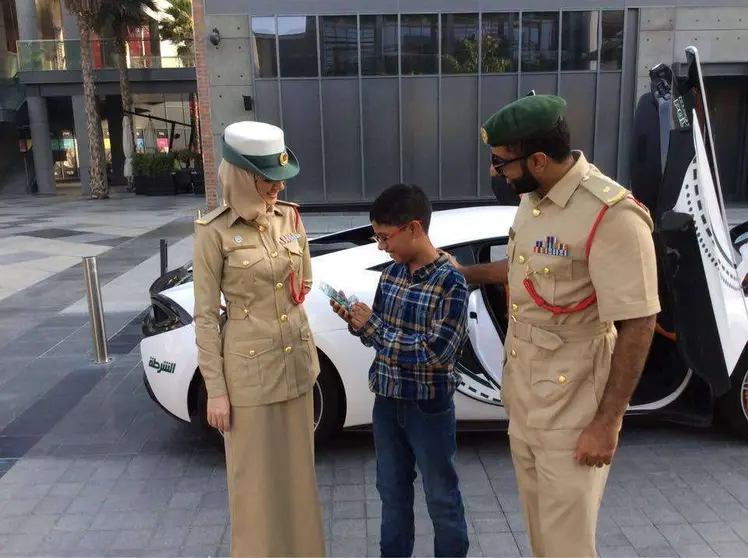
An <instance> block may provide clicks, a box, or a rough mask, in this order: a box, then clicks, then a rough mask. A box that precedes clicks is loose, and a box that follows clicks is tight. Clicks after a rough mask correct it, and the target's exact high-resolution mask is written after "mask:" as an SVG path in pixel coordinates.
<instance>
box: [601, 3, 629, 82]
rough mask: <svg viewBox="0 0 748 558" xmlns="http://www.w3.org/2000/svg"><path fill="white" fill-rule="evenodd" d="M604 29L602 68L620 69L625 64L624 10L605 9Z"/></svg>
mask: <svg viewBox="0 0 748 558" xmlns="http://www.w3.org/2000/svg"><path fill="white" fill-rule="evenodd" d="M602 31H603V42H602V45H601V47H600V69H601V70H620V69H621V67H622V66H623V10H605V11H604V12H603V17H602Z"/></svg>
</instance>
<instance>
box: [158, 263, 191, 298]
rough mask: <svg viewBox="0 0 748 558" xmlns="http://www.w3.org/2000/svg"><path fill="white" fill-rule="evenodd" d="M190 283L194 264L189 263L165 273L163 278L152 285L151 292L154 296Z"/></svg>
mask: <svg viewBox="0 0 748 558" xmlns="http://www.w3.org/2000/svg"><path fill="white" fill-rule="evenodd" d="M190 281H192V262H187V263H186V264H184V265H183V266H182V267H178V268H177V269H173V270H171V271H169V272H167V273H164V274H163V275H162V276H161V277H159V278H158V279H156V280H155V281H154V282H153V284H152V285H151V288H150V289H149V292H150V293H151V294H152V295H155V294H158V293H160V292H163V291H165V290H166V289H171V288H172V287H176V286H177V285H183V284H184V283H189V282H190Z"/></svg>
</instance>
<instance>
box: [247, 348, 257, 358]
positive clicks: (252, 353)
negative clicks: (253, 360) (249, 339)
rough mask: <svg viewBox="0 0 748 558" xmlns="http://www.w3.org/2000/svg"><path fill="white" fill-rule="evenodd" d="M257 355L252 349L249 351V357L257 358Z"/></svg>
mask: <svg viewBox="0 0 748 558" xmlns="http://www.w3.org/2000/svg"><path fill="white" fill-rule="evenodd" d="M255 354H256V353H255V351H254V349H252V350H251V351H249V356H251V357H253V356H255Z"/></svg>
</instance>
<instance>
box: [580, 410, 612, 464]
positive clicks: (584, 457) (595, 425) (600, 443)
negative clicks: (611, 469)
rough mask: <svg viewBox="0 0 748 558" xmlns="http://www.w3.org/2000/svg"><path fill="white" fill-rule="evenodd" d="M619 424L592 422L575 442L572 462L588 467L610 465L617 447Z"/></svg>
mask: <svg viewBox="0 0 748 558" xmlns="http://www.w3.org/2000/svg"><path fill="white" fill-rule="evenodd" d="M619 430H620V422H619V423H606V422H602V421H599V420H593V421H592V422H591V423H590V424H589V425H588V426H587V428H585V429H584V430H583V431H582V434H580V436H579V440H578V441H577V449H576V451H575V452H574V460H575V461H576V462H577V463H579V464H580V465H586V466H588V467H602V466H603V465H610V463H611V461H612V460H613V454H614V453H615V451H616V447H618V432H619Z"/></svg>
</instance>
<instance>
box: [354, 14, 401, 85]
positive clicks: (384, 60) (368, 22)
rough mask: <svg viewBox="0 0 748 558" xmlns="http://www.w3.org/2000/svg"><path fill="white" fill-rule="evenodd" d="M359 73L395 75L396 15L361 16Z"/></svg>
mask: <svg viewBox="0 0 748 558" xmlns="http://www.w3.org/2000/svg"><path fill="white" fill-rule="evenodd" d="M360 25H361V31H360V33H361V74H363V75H365V76H396V75H397V16H396V15H373V16H363V15H362V16H361V17H360Z"/></svg>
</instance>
